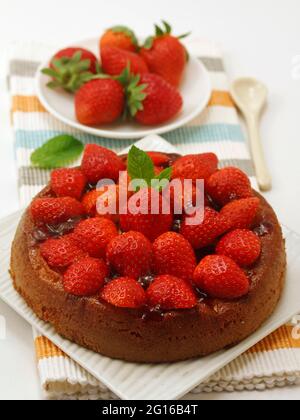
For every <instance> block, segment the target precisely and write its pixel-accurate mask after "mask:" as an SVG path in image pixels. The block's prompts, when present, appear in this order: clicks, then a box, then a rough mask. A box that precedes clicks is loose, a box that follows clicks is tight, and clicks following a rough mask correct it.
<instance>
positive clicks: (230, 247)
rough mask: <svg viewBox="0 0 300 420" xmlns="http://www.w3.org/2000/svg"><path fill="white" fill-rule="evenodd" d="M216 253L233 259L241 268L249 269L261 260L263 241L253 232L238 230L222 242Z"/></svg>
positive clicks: (226, 236)
mask: <svg viewBox="0 0 300 420" xmlns="http://www.w3.org/2000/svg"><path fill="white" fill-rule="evenodd" d="M216 252H217V254H219V255H226V256H227V257H230V258H232V259H233V261H235V262H236V263H237V264H238V265H239V266H241V267H247V266H250V265H252V264H254V263H255V261H257V259H258V258H259V256H260V253H261V240H260V238H259V237H258V236H257V235H255V233H253V232H252V231H251V230H247V229H236V230H233V231H232V232H229V233H227V235H225V236H224V237H223V238H222V239H221V240H220V242H219V243H218V245H217V248H216Z"/></svg>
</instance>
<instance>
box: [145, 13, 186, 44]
mask: <svg viewBox="0 0 300 420" xmlns="http://www.w3.org/2000/svg"><path fill="white" fill-rule="evenodd" d="M162 24H163V26H162V27H161V26H159V25H155V35H154V36H150V37H148V38H147V39H146V41H145V44H144V48H146V49H147V50H150V49H151V48H152V46H153V42H154V40H155V39H156V38H160V37H162V36H165V35H171V34H172V26H171V25H170V24H169V23H168V22H166V21H165V20H163V21H162ZM190 34H191V33H190V32H188V33H185V34H182V35H179V36H177V37H176V38H177V39H184V38H186V37H188V36H189V35H190Z"/></svg>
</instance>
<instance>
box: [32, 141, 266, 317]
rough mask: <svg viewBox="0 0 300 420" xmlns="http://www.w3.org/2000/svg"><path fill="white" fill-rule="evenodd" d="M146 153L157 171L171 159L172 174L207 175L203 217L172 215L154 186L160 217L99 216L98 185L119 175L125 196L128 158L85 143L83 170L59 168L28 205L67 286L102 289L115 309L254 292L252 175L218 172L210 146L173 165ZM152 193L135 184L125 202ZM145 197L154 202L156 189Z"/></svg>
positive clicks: (75, 291) (256, 250) (191, 303)
mask: <svg viewBox="0 0 300 420" xmlns="http://www.w3.org/2000/svg"><path fill="white" fill-rule="evenodd" d="M147 156H148V158H149V157H150V158H151V159H152V161H153V164H154V165H155V167H156V169H157V171H158V172H160V171H162V170H163V168H167V167H168V166H170V165H171V169H172V175H171V177H172V178H173V179H181V180H183V179H193V180H196V179H204V181H205V196H206V197H205V202H206V206H205V211H204V220H203V221H202V223H200V224H198V225H190V224H189V223H187V222H188V218H189V217H191V215H188V214H183V215H181V216H179V215H175V214H173V213H171V214H164V213H163V212H162V210H161V208H162V206H161V205H162V203H163V200H164V197H163V191H161V190H155V191H154V190H153V191H151V192H152V194H157V196H158V198H159V203H160V206H161V207H160V209H159V212H158V214H140V213H138V214H136V213H130V212H128V214H123V212H119V213H118V212H117V214H115V215H111V214H108V215H107V216H105V215H101V216H100V215H99V214H98V213H97V203H98V200H99V199H101V195H103V192H101V193H100V192H99V191H97V190H96V189H95V184H96V183H97V182H98V181H99V180H101V179H103V178H109V179H112V180H115V181H116V183H117V186H116V188H115V189H114V190H113V191H114V194H117V191H118V187H120V185H121V184H120V183H121V182H122V177H120V176H119V172H120V171H126V159H121V158H120V157H118V156H117V155H116V154H115V153H114V152H112V151H110V150H108V149H105V148H103V147H101V146H98V145H87V146H86V149H85V152H84V156H83V160H82V165H81V167H80V168H72V169H56V170H54V171H53V172H52V175H51V192H50V193H49V195H48V196H46V197H42V198H41V197H40V198H36V199H35V200H34V201H33V202H32V204H31V207H30V214H31V217H32V219H33V222H34V224H35V226H36V229H44V230H45V231H47V232H48V239H46V240H45V241H44V242H42V243H40V244H39V247H40V253H41V255H42V257H43V258H44V259H45V261H46V262H47V263H48V265H49V267H50V268H51V269H53V270H56V271H57V272H59V273H61V274H62V276H63V286H64V289H65V291H66V292H68V293H70V294H72V295H76V296H91V295H95V296H98V297H99V299H102V300H104V301H106V302H108V303H110V304H112V305H115V306H117V307H125V308H142V307H144V306H148V307H150V308H157V307H158V308H160V309H161V310H173V309H187V308H193V307H195V306H196V305H197V302H198V301H199V298H200V296H201V297H202V298H203V294H206V295H207V296H209V297H211V298H219V299H237V298H241V297H242V296H245V295H247V294H248V292H249V290H250V287H251V281H250V279H249V278H248V276H247V269H248V268H249V267H251V266H253V264H255V263H256V262H257V260H258V259H259V258H260V254H261V239H260V238H259V236H257V235H256V234H255V233H254V232H255V231H253V230H252V229H253V228H254V227H255V220H256V218H257V214H258V212H259V207H260V200H259V198H257V197H256V196H255V195H254V194H253V191H252V189H251V185H250V181H249V179H248V177H247V176H246V175H245V174H244V173H243V172H242V171H241V170H239V169H237V168H233V167H229V168H225V169H220V170H219V169H218V158H217V157H216V156H215V155H214V154H211V153H208V154H199V155H189V156H184V157H181V158H178V159H177V160H176V161H175V163H172V161H171V158H170V156H167V155H165V154H162V153H149V154H148V155H147ZM93 186H94V187H93ZM149 188H150V187H149ZM148 192H149V190H148V189H140V190H139V191H138V192H135V193H134V192H129V191H128V201H127V203H130V200H134V202H138V201H139V200H140V199H142V198H143V196H144V195H145V194H146V193H148ZM147 197H148V200H149V201H148V202H149V207H150V206H151V197H153V195H152V196H151V195H150V194H148V195H147ZM120 213H122V214H120ZM70 221H72V222H73V228H72V229H71V230H68V231H67V232H63V233H64V234H63V235H62V232H61V230H59V231H60V233H61V235H60V236H54V237H53V236H51V235H52V233H53V232H55V231H57V229H54V228H55V227H57V226H59V225H60V224H63V223H66V222H70ZM199 292H200V295H199Z"/></svg>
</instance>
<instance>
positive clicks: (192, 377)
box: [0, 212, 300, 400]
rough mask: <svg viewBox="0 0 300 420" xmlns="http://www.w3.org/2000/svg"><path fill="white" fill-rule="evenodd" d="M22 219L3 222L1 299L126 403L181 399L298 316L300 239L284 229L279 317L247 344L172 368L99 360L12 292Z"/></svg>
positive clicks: (15, 217)
mask: <svg viewBox="0 0 300 420" xmlns="http://www.w3.org/2000/svg"><path fill="white" fill-rule="evenodd" d="M20 216H21V212H18V213H14V214H12V215H11V216H9V217H7V218H5V219H2V220H1V221H0V298H1V299H3V301H4V302H6V303H7V304H8V305H9V306H11V307H12V308H13V309H14V310H15V311H16V312H17V313H18V314H19V315H21V316H22V317H23V318H24V319H25V320H26V321H28V322H29V323H30V324H31V325H33V326H34V327H36V328H37V329H38V330H39V331H40V332H41V333H42V334H44V335H45V336H46V337H48V338H49V339H50V340H51V341H53V342H54V343H55V344H56V345H57V346H58V347H60V348H61V349H62V350H63V351H64V352H65V353H66V354H68V355H69V356H70V357H71V358H72V359H74V360H75V361H76V362H77V363H78V364H79V365H81V366H82V367H83V368H85V369H86V370H87V371H88V372H90V373H91V374H92V375H93V376H95V377H96V378H97V379H98V380H99V381H101V382H102V383H104V384H105V385H106V386H107V387H108V388H110V389H111V390H112V391H113V392H114V393H115V394H117V395H118V396H119V397H120V398H122V399H127V400H134V399H135V400H138V399H139V400H143V399H145V400H172V399H178V398H181V397H182V396H184V395H185V394H186V393H188V392H189V391H190V390H192V389H193V388H194V387H196V386H197V385H199V384H200V383H201V382H203V381H204V380H206V379H208V378H209V377H210V376H211V375H213V374H214V373H215V372H217V371H218V370H220V369H221V368H222V367H224V366H225V365H227V364H228V363H230V362H231V361H232V360H233V359H235V358H236V357H238V356H239V355H241V354H242V353H244V352H245V351H246V350H248V349H249V348H250V347H252V346H253V345H255V344H256V343H257V342H259V341H260V340H262V339H263V338H264V337H266V336H267V335H269V334H271V333H272V332H273V331H275V330H276V329H277V328H279V327H280V326H281V325H283V324H285V323H286V322H288V321H289V320H290V319H291V318H292V317H293V316H294V315H295V314H297V313H298V312H299V311H300V300H299V296H300V281H299V275H300V237H299V236H298V235H296V234H295V233H293V232H291V231H289V230H287V229H284V234H285V237H286V241H287V252H288V273H287V284H286V287H285V290H284V293H283V296H282V299H281V301H280V303H279V305H278V307H277V309H276V312H275V313H274V314H273V316H272V317H271V318H270V319H269V320H268V321H267V322H266V323H265V324H264V325H263V326H262V327H261V328H260V329H259V330H258V331H257V332H256V333H255V334H253V335H252V336H251V337H249V338H248V339H247V340H245V341H243V342H242V343H240V344H239V345H237V346H235V347H233V348H231V349H229V350H224V351H222V352H219V353H216V354H213V355H211V356H209V357H205V358H202V359H198V360H192V361H186V362H181V363H173V364H160V365H148V364H135V363H126V362H122V361H118V360H112V359H109V358H106V357H103V356H100V355H99V354H96V353H93V352H91V351H88V350H86V349H84V348H83V347H80V346H78V345H76V344H74V343H71V342H70V341H67V340H65V339H63V338H62V337H61V336H59V335H58V334H56V333H55V331H54V329H53V328H52V327H51V326H50V325H48V324H46V323H45V322H43V321H41V320H40V319H38V318H37V317H36V316H35V314H34V313H33V312H32V311H31V309H29V307H28V306H27V305H26V303H25V302H24V300H23V299H22V298H21V297H20V296H19V294H18V293H17V292H16V291H15V290H14V288H13V286H12V282H11V279H10V276H9V273H8V270H9V259H10V246H11V242H12V240H13V237H14V234H15V230H16V227H17V224H18V222H19V219H20Z"/></svg>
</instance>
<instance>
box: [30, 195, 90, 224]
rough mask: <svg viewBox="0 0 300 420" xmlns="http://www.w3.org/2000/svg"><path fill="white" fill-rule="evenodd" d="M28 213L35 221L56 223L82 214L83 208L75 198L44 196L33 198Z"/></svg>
mask: <svg viewBox="0 0 300 420" xmlns="http://www.w3.org/2000/svg"><path fill="white" fill-rule="evenodd" d="M30 213H31V216H32V219H33V220H34V222H35V223H38V224H49V225H56V224H59V223H63V222H67V221H68V220H69V219H76V218H79V217H81V216H83V214H84V208H83V206H82V204H81V203H80V202H79V201H77V200H75V198H71V197H59V198H52V197H45V198H36V199H35V200H33V202H32V203H31V206H30Z"/></svg>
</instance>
